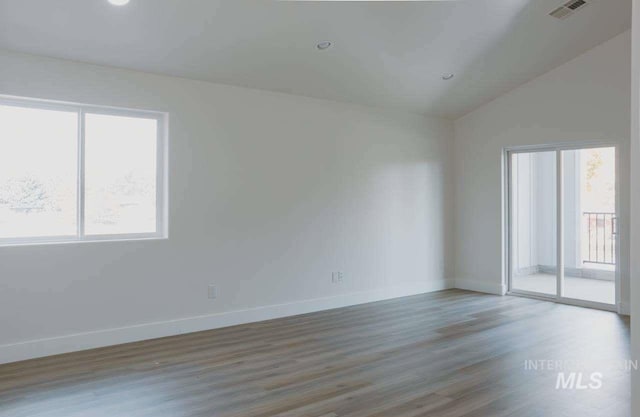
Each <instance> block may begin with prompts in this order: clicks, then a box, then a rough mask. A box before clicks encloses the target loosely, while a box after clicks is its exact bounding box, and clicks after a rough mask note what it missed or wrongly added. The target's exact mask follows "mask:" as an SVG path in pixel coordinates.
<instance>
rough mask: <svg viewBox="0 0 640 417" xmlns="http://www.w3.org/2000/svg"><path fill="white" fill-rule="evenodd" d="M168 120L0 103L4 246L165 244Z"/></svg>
mask: <svg viewBox="0 0 640 417" xmlns="http://www.w3.org/2000/svg"><path fill="white" fill-rule="evenodd" d="M163 118H164V115H162V114H159V113H150V112H139V111H129V110H119V109H116V110H113V109H103V108H98V107H93V106H74V105H62V104H60V105H58V104H52V103H44V102H39V101H31V100H14V99H11V100H9V99H7V100H4V99H0V245H1V244H4V245H6V244H24V243H38V242H58V241H84V240H110V239H118V240H119V239H135V238H152V237H163V235H164V230H165V229H166V227H165V220H164V219H165V209H164V205H163V201H164V175H165V172H164V157H165V155H164V140H165V132H164V123H163Z"/></svg>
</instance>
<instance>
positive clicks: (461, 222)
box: [453, 32, 631, 309]
mask: <svg viewBox="0 0 640 417" xmlns="http://www.w3.org/2000/svg"><path fill="white" fill-rule="evenodd" d="M630 48H631V47H630V33H629V32H625V33H623V34H621V35H619V36H617V37H615V38H613V39H611V40H609V41H607V42H605V43H604V44H602V45H600V46H597V47H596V48H593V49H592V50H590V51H588V52H586V53H585V54H583V55H581V56H579V57H577V58H575V59H574V60H572V61H570V62H568V63H566V64H564V65H562V66H560V67H558V68H556V69H554V70H552V71H550V72H548V73H546V74H544V75H542V76H540V77H538V78H536V79H534V80H532V81H530V82H528V83H527V84H525V85H523V86H521V87H519V88H517V89H515V90H512V91H511V92H509V93H507V94H505V95H504V96H502V97H500V98H498V99H496V100H494V101H492V102H490V103H488V104H485V105H483V106H482V107H480V108H478V109H476V110H475V111H473V112H471V113H469V114H467V115H466V116H464V117H462V118H460V119H458V120H457V121H456V122H455V143H454V179H455V196H454V207H455V217H454V223H453V224H454V242H455V243H454V247H455V260H454V276H455V279H456V286H460V287H463V288H468V289H475V290H480V291H488V292H495V293H500V292H502V291H504V281H503V271H502V269H503V259H502V233H503V225H502V194H503V193H502V191H503V189H502V169H503V167H502V150H503V148H505V147H511V146H520V145H539V144H554V143H568V142H583V141H587V142H588V141H607V142H614V143H617V144H619V146H620V161H619V164H620V166H619V169H620V174H621V175H620V178H619V180H620V191H621V196H620V198H621V206H620V222H621V223H620V224H619V226H620V232H621V235H620V239H621V247H622V253H621V259H620V261H621V264H620V270H621V278H622V285H621V290H622V294H623V299H622V301H623V302H624V303H625V304H624V306H623V308H624V309H627V308H628V302H629V298H628V294H629V233H628V225H629V136H630V131H629V126H630V120H629V119H630V116H629V108H630V107H629V102H630V93H629V92H630V62H631V61H630V52H629V51H630Z"/></svg>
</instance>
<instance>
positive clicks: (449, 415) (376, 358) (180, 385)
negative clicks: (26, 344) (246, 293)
mask: <svg viewBox="0 0 640 417" xmlns="http://www.w3.org/2000/svg"><path fill="white" fill-rule="evenodd" d="M628 345H629V328H628V319H626V318H623V317H620V316H618V315H616V314H613V313H608V312H603V311H596V310H589V309H583V308H579V307H571V306H565V305H559V304H554V303H549V302H544V301H537V300H531V299H525V298H517V297H497V296H491V295H481V294H477V293H472V292H466V291H461V290H448V291H441V292H437V293H431V294H425V295H419V296H413V297H405V298H400V299H395V300H390V301H383V302H378V303H371V304H364V305H359V306H353V307H347V308H341V309H336V310H330V311H324V312H319V313H313V314H307V315H302V316H296V317H288V318H284V319H278V320H271V321H266V322H261V323H253V324H248V325H242V326H235V327H228V328H224V329H219V330H211V331H206V332H200V333H192V334H188V335H181V336H175V337H168V338H163V339H156V340H151V341H144V342H138V343H131V344H127V345H120V346H114V347H108V348H102V349H95V350H90V351H83V352H77V353H70V354H65V355H59V356H55V357H49V358H43V359H36V360H31V361H25V362H19V363H13V364H7V365H3V366H0V415H1V416H11V417H19V416H28V417H38V416H40V417H80V416H82V417H103V416H105V417H106V416H109V417H125V416H126V417H139V416H140V417H141V416H153V417H168V416H171V417H187V416H189V417H192V416H193V417H195V416H198V417H200V416H202V417H212V416H224V417H266V416H281V417H285V416H287V417H292V416H296V417H343V416H349V417H418V416H429V417H462V416H466V417H483V416H490V417H501V416H518V417H532V416H544V417H548V416H559V417H578V416H580V417H589V416H603V417H629V416H630V412H629V402H630V394H629V389H630V388H629V385H630V382H629V378H630V377H629V372H628V371H625V370H624V369H621V366H619V365H621V361H623V360H624V359H627V358H628V356H629V352H628V349H629V348H628ZM526 360H531V361H536V360H553V361H562V360H571V361H572V362H554V364H556V366H558V365H560V364H563V365H565V366H566V367H567V371H568V372H570V371H571V370H573V369H570V368H568V366H569V365H570V364H574V365H575V366H578V367H579V368H580V369H579V371H583V370H584V371H586V373H585V375H584V377H583V378H584V380H583V383H585V384H586V383H589V375H590V373H591V372H594V371H598V372H602V373H603V378H602V387H601V388H600V389H584V390H578V389H574V390H570V389H565V390H557V389H556V388H555V386H556V378H557V373H558V372H557V370H553V371H551V370H538V371H534V370H527V369H525V361H526ZM581 361H585V362H584V363H580V362H581ZM536 363H538V362H536ZM547 367H549V364H547Z"/></svg>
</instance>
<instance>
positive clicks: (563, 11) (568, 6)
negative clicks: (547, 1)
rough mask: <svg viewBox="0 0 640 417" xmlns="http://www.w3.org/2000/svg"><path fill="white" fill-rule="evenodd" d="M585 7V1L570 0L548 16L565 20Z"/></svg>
mask: <svg viewBox="0 0 640 417" xmlns="http://www.w3.org/2000/svg"><path fill="white" fill-rule="evenodd" d="M586 5H587V2H586V1H585V0H572V1H569V2H567V3H565V4H563V5H562V6H560V7H558V8H557V9H555V10H554V11H552V12H551V13H549V16H553V17H557V18H558V19H566V18H567V17H569V16H571V15H572V14H573V13H574V12H576V11H578V10H580V9H582V8H583V7H584V6H586Z"/></svg>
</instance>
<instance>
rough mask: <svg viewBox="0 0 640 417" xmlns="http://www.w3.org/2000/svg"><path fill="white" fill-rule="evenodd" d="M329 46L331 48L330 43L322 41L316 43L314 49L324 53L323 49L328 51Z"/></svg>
mask: <svg viewBox="0 0 640 417" xmlns="http://www.w3.org/2000/svg"><path fill="white" fill-rule="evenodd" d="M330 46H331V42H329V41H322V42H318V44H317V45H316V48H318V49H319V50H321V51H324V50H325V49H328V48H329V47H330Z"/></svg>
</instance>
